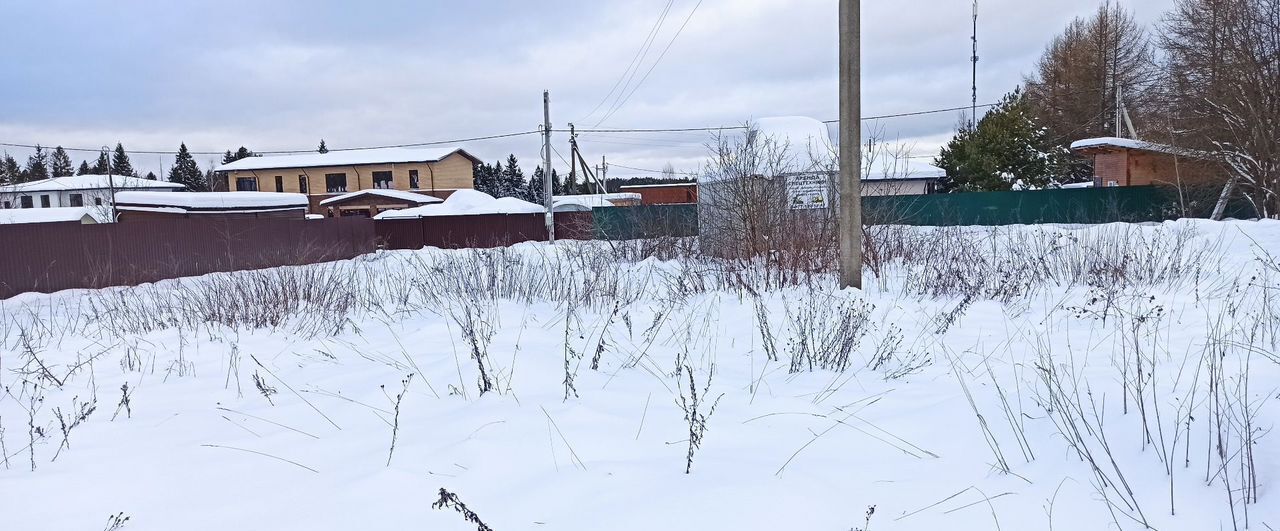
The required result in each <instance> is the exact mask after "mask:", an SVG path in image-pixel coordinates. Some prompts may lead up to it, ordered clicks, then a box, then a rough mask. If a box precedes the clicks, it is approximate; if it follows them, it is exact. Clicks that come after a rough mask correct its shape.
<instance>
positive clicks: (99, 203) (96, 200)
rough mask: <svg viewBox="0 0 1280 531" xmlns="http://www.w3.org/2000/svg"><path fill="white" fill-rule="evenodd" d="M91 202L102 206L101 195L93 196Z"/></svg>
mask: <svg viewBox="0 0 1280 531" xmlns="http://www.w3.org/2000/svg"><path fill="white" fill-rule="evenodd" d="M93 204H94V205H96V206H102V198H101V197H95V198H93Z"/></svg>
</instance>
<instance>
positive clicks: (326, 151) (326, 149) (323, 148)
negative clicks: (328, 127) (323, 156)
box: [316, 138, 329, 153]
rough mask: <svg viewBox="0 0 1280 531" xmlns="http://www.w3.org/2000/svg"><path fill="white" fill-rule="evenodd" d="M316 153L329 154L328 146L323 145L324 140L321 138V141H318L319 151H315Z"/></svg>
mask: <svg viewBox="0 0 1280 531" xmlns="http://www.w3.org/2000/svg"><path fill="white" fill-rule="evenodd" d="M316 152H318V153H328V152H329V148H328V146H325V145H324V139H323V138H321V139H320V148H319V149H316Z"/></svg>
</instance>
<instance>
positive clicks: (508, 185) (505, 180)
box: [494, 154, 528, 197]
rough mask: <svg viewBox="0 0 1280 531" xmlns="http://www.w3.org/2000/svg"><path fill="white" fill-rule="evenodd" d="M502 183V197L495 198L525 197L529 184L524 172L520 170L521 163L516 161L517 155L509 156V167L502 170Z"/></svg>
mask: <svg viewBox="0 0 1280 531" xmlns="http://www.w3.org/2000/svg"><path fill="white" fill-rule="evenodd" d="M500 182H501V183H502V184H501V185H500V191H501V193H502V195H495V196H494V197H524V194H525V189H526V188H527V187H528V183H526V182H525V180H524V171H522V170H521V169H520V162H519V161H517V160H516V156H515V154H511V155H509V156H507V166H506V167H505V168H503V169H502V176H501V178H500Z"/></svg>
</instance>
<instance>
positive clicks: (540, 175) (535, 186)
mask: <svg viewBox="0 0 1280 531" xmlns="http://www.w3.org/2000/svg"><path fill="white" fill-rule="evenodd" d="M546 175H547V174H546V172H544V171H542V166H538V167H537V169H535V170H533V176H532V177H529V186H528V187H526V188H525V193H524V197H522V198H521V199H524V200H525V201H528V202H530V203H537V204H539V205H541V204H543V202H544V200H545V199H546V194H544V193H543V192H544V191H545V190H543V186H544V184H543V183H545V182H546V181H547V179H546ZM552 193H553V195H554V191H553V192H552Z"/></svg>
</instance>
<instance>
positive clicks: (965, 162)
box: [934, 89, 1071, 192]
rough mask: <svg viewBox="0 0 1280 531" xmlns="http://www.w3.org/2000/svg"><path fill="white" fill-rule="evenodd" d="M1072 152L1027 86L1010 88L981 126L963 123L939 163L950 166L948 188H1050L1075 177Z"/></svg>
mask: <svg viewBox="0 0 1280 531" xmlns="http://www.w3.org/2000/svg"><path fill="white" fill-rule="evenodd" d="M1070 155H1071V154H1070V152H1069V150H1067V148H1065V147H1063V146H1061V145H1058V144H1055V143H1054V142H1052V141H1051V139H1050V138H1049V135H1048V133H1047V132H1046V131H1045V128H1043V127H1041V126H1040V125H1039V124H1038V123H1037V122H1036V119H1035V114H1034V112H1033V109H1032V107H1031V105H1030V102H1029V101H1028V99H1027V98H1026V96H1025V95H1024V94H1023V93H1022V91H1021V89H1015V90H1014V91H1013V92H1011V93H1009V94H1006V95H1005V96H1004V98H1002V99H1001V101H1000V103H999V104H998V105H996V106H995V107H993V108H992V109H991V110H990V111H989V112H987V114H986V116H983V118H982V120H980V121H979V122H978V125H977V127H969V126H967V125H961V127H960V130H959V131H958V132H957V133H956V135H955V137H953V138H952V139H951V141H950V142H948V143H947V145H946V146H944V147H943V148H942V151H941V153H939V154H938V157H937V158H936V159H935V160H934V165H936V166H938V167H939V168H942V169H944V170H946V172H947V175H946V177H945V178H944V179H943V180H942V182H941V183H940V184H941V191H943V192H988V191H1000V190H1010V189H1012V188H1014V185H1015V184H1018V185H1019V186H1020V187H1022V188H1045V187H1052V186H1057V185H1059V184H1061V183H1063V182H1070V180H1071V179H1070V175H1069V174H1070V173H1071V172H1070V170H1069V169H1068V168H1069V165H1070V162H1069V160H1070Z"/></svg>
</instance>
